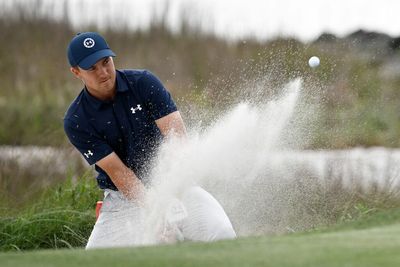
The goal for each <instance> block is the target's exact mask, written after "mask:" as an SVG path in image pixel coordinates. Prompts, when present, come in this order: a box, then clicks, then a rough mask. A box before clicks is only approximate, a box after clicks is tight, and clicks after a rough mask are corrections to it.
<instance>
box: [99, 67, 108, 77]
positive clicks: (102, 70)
mask: <svg viewBox="0 0 400 267" xmlns="http://www.w3.org/2000/svg"><path fill="white" fill-rule="evenodd" d="M107 74H108V71H107V68H106V67H103V66H101V67H99V68H97V75H99V76H100V77H101V76H105V75H107Z"/></svg>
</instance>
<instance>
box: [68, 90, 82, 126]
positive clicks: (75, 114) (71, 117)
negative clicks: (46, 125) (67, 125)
mask: <svg viewBox="0 0 400 267" xmlns="http://www.w3.org/2000/svg"><path fill="white" fill-rule="evenodd" d="M82 96H83V90H82V91H81V93H80V94H79V95H78V96H77V97H76V98H75V99H74V100H73V101H72V103H71V104H70V105H69V107H68V109H67V111H66V112H65V114H64V122H67V121H74V122H76V121H79V119H80V118H81V117H82V116H80V115H82V114H81V113H82V111H81V110H82V109H81V107H82Z"/></svg>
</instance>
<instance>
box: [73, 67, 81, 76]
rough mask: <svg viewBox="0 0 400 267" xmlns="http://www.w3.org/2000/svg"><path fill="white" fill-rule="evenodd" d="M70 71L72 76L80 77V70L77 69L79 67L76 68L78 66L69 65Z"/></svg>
mask: <svg viewBox="0 0 400 267" xmlns="http://www.w3.org/2000/svg"><path fill="white" fill-rule="evenodd" d="M70 71H71V72H72V74H74V76H75V77H76V78H78V79H81V76H80V75H79V74H80V71H79V68H78V67H71V68H70Z"/></svg>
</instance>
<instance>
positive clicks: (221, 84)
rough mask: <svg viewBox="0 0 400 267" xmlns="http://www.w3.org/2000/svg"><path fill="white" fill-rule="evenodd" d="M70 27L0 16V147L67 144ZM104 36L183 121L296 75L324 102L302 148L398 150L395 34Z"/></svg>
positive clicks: (190, 31)
mask: <svg viewBox="0 0 400 267" xmlns="http://www.w3.org/2000/svg"><path fill="white" fill-rule="evenodd" d="M38 3H40V1H38ZM36 8H37V9H40V7H36ZM33 10H35V9H33ZM86 30H91V31H99V29H97V28H96V27H95V26H90V27H86V28H83V29H79V31H86ZM77 31H78V30H77V29H73V28H72V27H71V26H70V24H69V23H68V14H66V15H65V19H61V20H57V21H55V20H53V19H48V18H45V17H43V16H40V15H38V14H37V13H35V12H33V11H32V10H30V11H28V9H27V8H18V7H16V10H15V12H14V13H12V14H9V15H7V14H4V15H3V16H1V18H0V32H1V36H2V39H3V42H1V44H0V46H1V48H0V79H1V83H0V122H1V127H0V144H1V145H5V144H7V145H37V146H57V147H65V146H69V145H68V141H67V139H66V137H65V135H64V133H63V129H62V118H63V115H64V112H65V110H66V109H67V107H68V105H69V104H70V102H71V101H72V100H73V98H74V97H75V96H76V95H77V94H78V93H79V91H80V90H81V88H82V85H81V84H80V82H79V81H78V80H76V79H75V78H73V77H72V75H71V74H70V72H69V66H68V63H67V59H66V46H67V44H68V42H69V41H70V39H71V38H72V37H73V36H74V35H75V33H76V32H77ZM101 33H102V34H104V36H105V37H106V39H107V40H108V42H109V44H110V46H111V47H112V49H113V50H114V51H115V52H116V53H117V58H116V59H115V61H116V66H117V68H146V69H149V70H151V71H152V72H154V73H155V74H156V75H157V76H159V77H160V79H161V80H162V81H163V82H164V83H165V85H166V86H167V88H168V89H169V90H170V91H172V93H173V95H174V97H175V99H176V100H177V102H178V104H180V106H181V109H182V111H183V113H184V116H186V117H188V120H190V118H189V117H190V116H191V114H190V112H189V111H187V110H186V109H187V107H186V105H185V104H187V103H190V105H191V106H198V107H199V108H201V109H202V110H205V111H204V114H206V113H207V109H208V110H209V111H210V112H209V114H212V112H211V110H213V108H215V107H216V106H219V107H221V106H224V105H229V102H232V101H231V100H232V99H235V97H238V96H243V95H241V93H240V92H239V91H241V90H243V88H244V87H247V88H246V90H247V91H251V90H252V89H253V88H252V86H254V83H252V81H255V80H257V79H258V80H260V79H264V78H265V77H268V84H266V85H265V88H264V90H265V91H268V90H274V89H276V88H279V86H280V85H282V84H284V83H286V82H287V81H289V80H291V79H293V78H295V77H301V78H302V79H303V80H304V87H305V88H314V91H319V92H316V93H318V94H319V97H320V99H319V102H320V103H319V104H320V106H321V109H320V110H319V113H320V116H319V122H320V124H319V127H316V128H315V129H316V130H315V132H314V133H313V136H314V138H313V141H312V142H310V143H309V144H308V147H307V148H312V149H315V148H329V149H336V148H346V147H354V146H386V147H398V146H399V144H400V141H399V140H400V139H399V138H398V135H399V133H400V120H399V114H400V113H399V111H400V104H399V102H398V99H399V96H400V91H399V90H398V87H399V85H400V76H399V75H398V73H399V71H400V52H399V51H400V49H399V46H400V40H399V39H398V38H390V37H389V36H386V35H384V34H378V33H372V32H364V31H361V30H360V31H358V32H355V33H353V34H351V35H349V36H347V37H344V38H336V37H335V36H333V35H330V34H323V35H321V36H320V37H319V38H318V39H317V40H315V41H314V42H311V43H306V44H304V43H301V42H299V41H297V40H294V39H275V40H270V41H265V42H259V41H256V40H255V39H253V40H240V41H226V40H222V39H219V38H217V37H215V36H212V35H207V34H205V33H201V32H199V31H197V30H196V29H195V28H193V27H189V26H188V25H186V24H185V23H184V22H183V23H182V25H181V30H180V31H179V32H178V33H171V32H170V31H169V30H168V29H167V27H166V26H165V23H163V21H162V20H161V21H160V20H159V21H158V22H155V23H154V24H153V25H152V26H151V27H150V29H149V30H146V31H140V30H136V31H132V30H128V29H126V28H122V29H120V30H111V29H108V30H107V29H105V30H101ZM313 55H317V56H319V57H320V59H321V66H320V67H319V68H316V69H315V70H312V69H310V68H309V66H308V65H307V60H308V58H309V57H310V56H313ZM316 89H318V90H316ZM254 90H255V89H254ZM228 96H230V99H229V97H228ZM222 98H224V99H222ZM242 99H243V98H242ZM236 101H238V100H237V99H236ZM214 112H215V110H214Z"/></svg>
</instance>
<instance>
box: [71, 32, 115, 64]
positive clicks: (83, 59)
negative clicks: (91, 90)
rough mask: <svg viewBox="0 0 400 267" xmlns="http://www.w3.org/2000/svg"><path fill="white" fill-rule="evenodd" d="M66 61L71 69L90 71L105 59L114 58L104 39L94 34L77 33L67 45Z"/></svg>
mask: <svg viewBox="0 0 400 267" xmlns="http://www.w3.org/2000/svg"><path fill="white" fill-rule="evenodd" d="M67 53H68V61H69V64H70V65H71V66H72V67H76V66H79V67H81V68H82V69H84V70H87V69H90V67H92V66H93V65H94V64H96V62H97V61H99V60H100V59H102V58H105V57H110V56H111V57H115V54H114V52H113V51H112V50H111V49H110V47H108V44H107V42H106V40H104V38H103V37H102V36H101V35H100V34H98V33H96V32H83V33H78V34H77V35H76V36H75V37H74V38H73V39H72V40H71V42H70V43H69V45H68V52H67Z"/></svg>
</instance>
